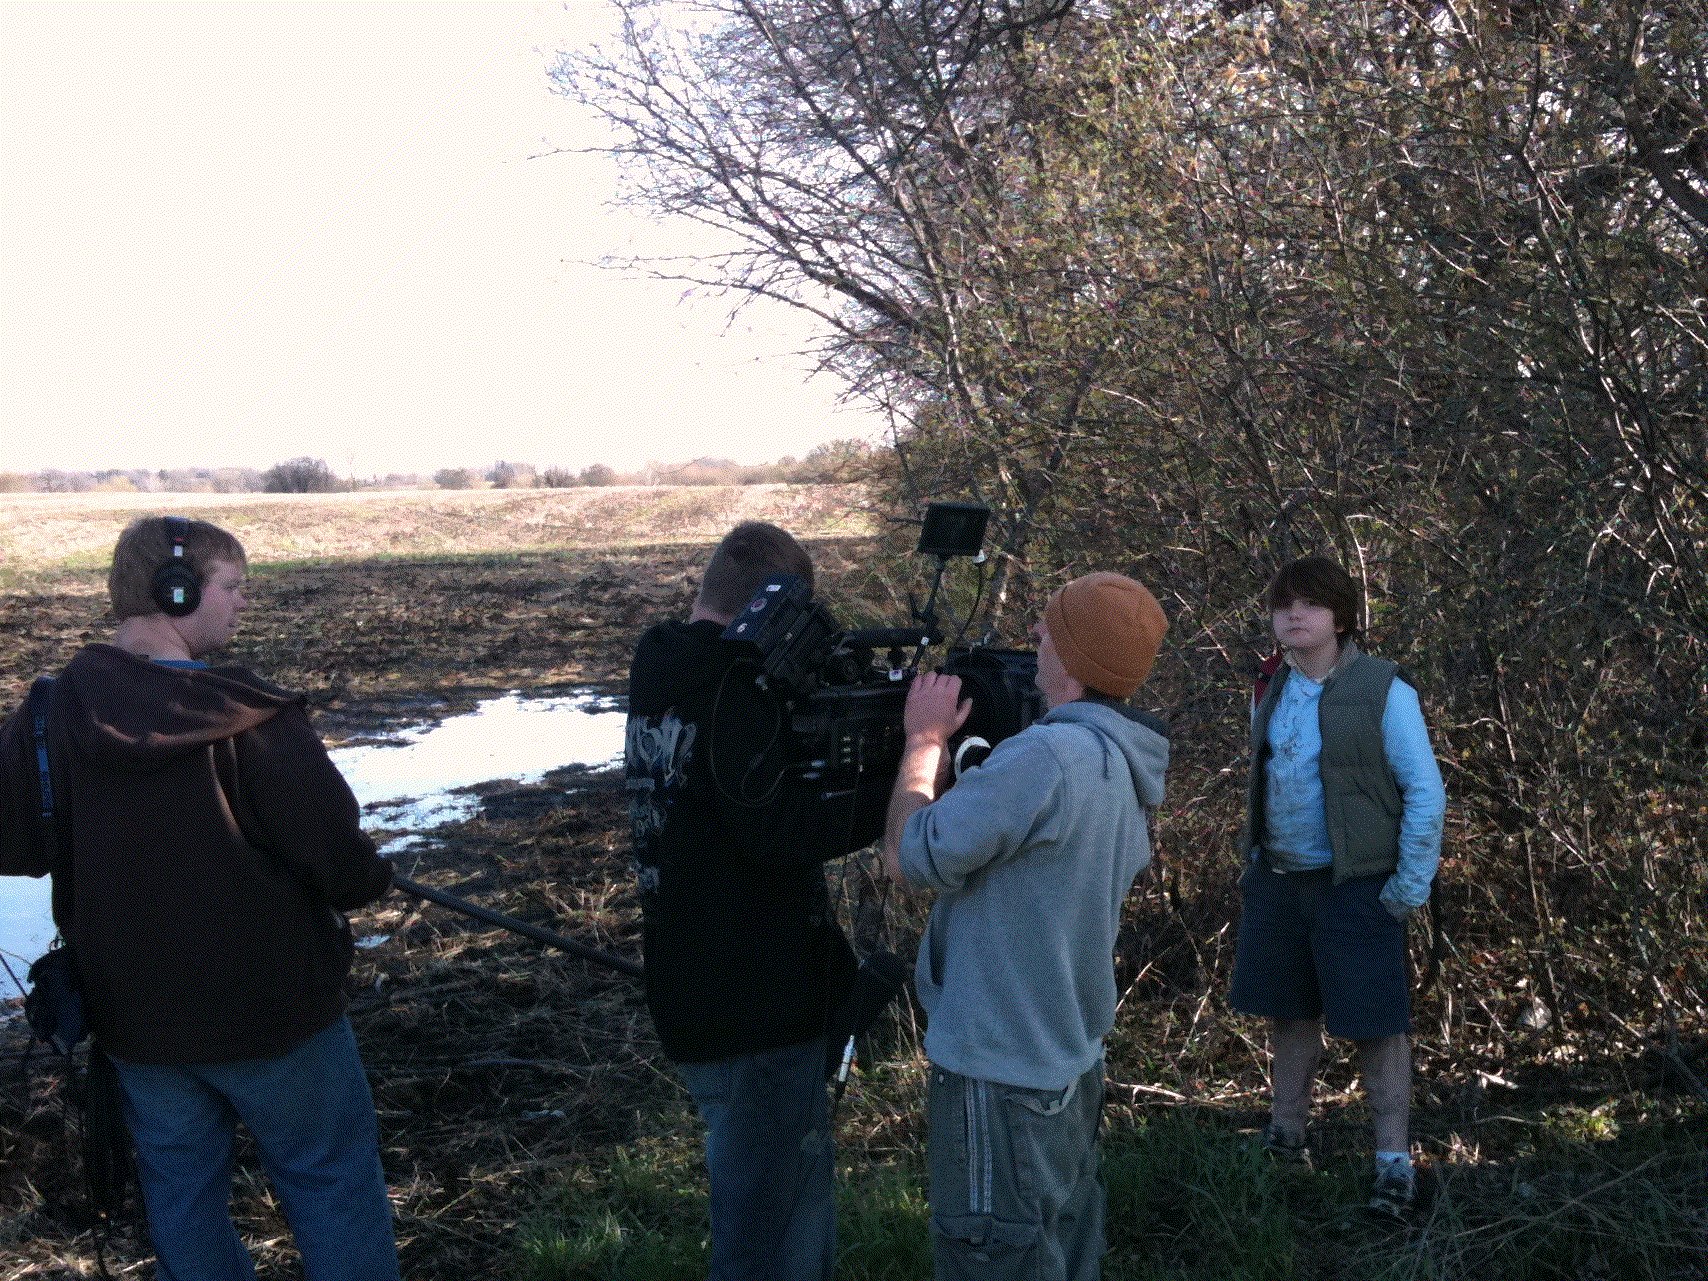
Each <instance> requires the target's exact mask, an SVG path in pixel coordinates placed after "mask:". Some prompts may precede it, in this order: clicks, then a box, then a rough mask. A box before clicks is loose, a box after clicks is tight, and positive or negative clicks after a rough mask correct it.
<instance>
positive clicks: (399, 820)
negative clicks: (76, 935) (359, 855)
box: [0, 692, 623, 1000]
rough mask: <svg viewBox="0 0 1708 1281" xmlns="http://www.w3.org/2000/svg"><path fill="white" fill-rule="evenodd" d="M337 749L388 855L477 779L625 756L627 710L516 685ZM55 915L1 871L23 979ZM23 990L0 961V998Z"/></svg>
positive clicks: (458, 812)
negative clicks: (440, 716) (529, 694)
mask: <svg viewBox="0 0 1708 1281" xmlns="http://www.w3.org/2000/svg"><path fill="white" fill-rule="evenodd" d="M331 755H332V760H333V762H334V763H335V764H336V765H337V766H338V768H339V770H340V771H341V772H342V773H343V775H344V777H345V779H346V780H347V781H348V782H349V784H350V790H351V791H353V792H354V793H355V794H356V799H357V801H359V802H360V803H361V806H362V814H363V821H364V823H365V824H367V825H368V826H369V827H372V828H387V829H390V830H391V831H393V832H397V833H401V835H397V836H394V837H393V838H392V839H391V840H389V841H387V842H386V844H385V846H384V847H383V848H384V849H385V851H386V852H387V853H388V854H392V853H397V852H400V851H402V850H405V849H408V848H409V847H410V846H412V845H415V844H418V843H419V842H420V840H421V836H422V834H423V833H425V832H429V831H431V830H432V829H433V828H435V827H437V826H439V825H440V824H442V823H451V822H456V821H459V820H461V819H466V818H469V817H471V816H472V815H473V814H474V813H475V812H476V811H477V810H478V809H479V806H480V798H479V797H478V796H476V795H475V794H474V793H473V792H471V791H469V790H468V789H469V788H471V787H473V786H474V785H476V784H480V783H486V782H490V781H491V780H494V779H510V780H514V781H515V782H516V783H518V784H526V783H532V782H536V781H538V780H539V779H540V778H541V777H543V776H544V775H545V774H547V773H549V772H551V771H552V770H555V769H559V768H561V767H563V766H566V765H581V766H587V767H590V768H599V767H602V766H607V765H611V764H614V763H616V762H617V761H619V760H621V758H622V755H623V712H622V710H621V706H620V704H619V703H618V702H617V701H616V700H614V699H610V698H606V697H602V696H599V695H595V694H588V693H576V694H570V695H566V696H562V697H556V698H525V697H523V696H522V695H521V694H519V693H515V692H512V693H509V694H506V695H504V696H503V697H502V698H494V699H488V700H487V701H486V702H483V703H481V704H480V705H479V706H478V707H476V708H475V709H474V710H473V711H471V712H467V713H464V714H463V715H461V716H451V717H447V718H446V719H445V720H443V721H440V722H438V723H437V724H433V725H415V726H408V727H405V728H403V729H400V730H398V731H397V732H395V733H393V734H389V735H387V736H385V737H384V738H383V739H381V740H379V741H377V742H373V743H364V744H362V745H361V746H357V747H344V748H339V749H338V750H337V751H334V752H333V753H332V754H331ZM50 913H51V905H50V903H49V887H48V881H47V878H46V877H43V878H42V879H41V880H39V881H36V880H30V879H28V878H25V877H17V876H0V959H3V960H4V962H5V964H6V965H9V966H10V967H11V969H12V971H13V972H14V973H15V974H16V977H17V979H18V980H22V979H23V977H24V971H25V970H26V969H27V968H28V967H29V963H30V961H32V960H33V959H35V958H36V957H37V956H39V955H40V954H41V953H43V952H45V951H46V950H47V946H48V944H49V943H50V942H51V941H52V940H53V921H52V917H51V914H50ZM18 990H19V989H18V988H17V987H16V986H15V985H14V981H13V978H12V977H11V976H9V975H8V974H7V973H6V971H5V968H4V967H0V1000H4V999H5V998H6V997H9V996H14V995H16V994H17V992H18Z"/></svg>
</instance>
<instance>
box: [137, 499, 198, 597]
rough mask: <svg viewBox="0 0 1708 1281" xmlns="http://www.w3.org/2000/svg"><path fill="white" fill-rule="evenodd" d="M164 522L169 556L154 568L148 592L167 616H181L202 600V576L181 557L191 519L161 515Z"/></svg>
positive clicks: (188, 533)
mask: <svg viewBox="0 0 1708 1281" xmlns="http://www.w3.org/2000/svg"><path fill="white" fill-rule="evenodd" d="M161 519H162V520H163V521H165V522H166V537H168V538H170V539H171V540H172V559H171V560H169V561H167V562H166V563H165V564H164V565H162V566H161V567H160V568H159V569H157V570H155V571H154V582H153V585H152V586H151V587H150V588H149V595H150V596H152V597H153V598H154V603H155V604H156V605H158V606H159V607H160V612H161V613H162V614H165V615H166V616H167V617H169V618H183V617H184V616H185V615H186V614H193V613H195V612H196V606H198V605H200V604H201V603H202V584H201V580H200V579H198V578H197V577H196V575H195V574H194V573H193V572H192V571H191V569H190V564H189V562H188V561H186V560H185V559H184V540H185V539H186V538H188V537H189V536H190V522H189V521H187V520H185V519H184V518H183V517H182V516H162V517H161Z"/></svg>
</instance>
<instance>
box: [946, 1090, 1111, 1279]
mask: <svg viewBox="0 0 1708 1281" xmlns="http://www.w3.org/2000/svg"><path fill="white" fill-rule="evenodd" d="M926 1110H927V1122H928V1125H929V1133H928V1135H927V1140H926V1145H927V1161H928V1164H929V1167H930V1176H931V1248H932V1258H933V1261H934V1263H935V1265H936V1275H937V1281H1009V1279H1010V1278H1025V1281H1096V1278H1097V1277H1098V1276H1099V1275H1100V1274H1101V1267H1102V1259H1103V1249H1104V1243H1103V1184H1102V1182H1101V1181H1100V1180H1099V1179H1098V1177H1097V1130H1098V1120H1099V1118H1100V1116H1101V1115H1102V1111H1103V1064H1102V1063H1101V1062H1099V1063H1097V1064H1095V1065H1094V1066H1093V1067H1091V1068H1090V1069H1089V1070H1088V1071H1087V1072H1085V1074H1084V1075H1082V1076H1081V1077H1080V1078H1079V1079H1078V1080H1076V1081H1075V1082H1073V1084H1071V1085H1069V1086H1068V1087H1067V1088H1066V1089H1065V1090H1028V1089H1024V1088H1021V1087H1020V1086H1013V1085H998V1084H997V1083H995V1082H993V1081H979V1080H974V1079H973V1078H971V1077H965V1076H961V1075H959V1074H957V1073H954V1072H950V1071H948V1070H947V1069H946V1068H941V1067H938V1066H937V1065H936V1064H932V1066H931V1083H930V1089H929V1094H928V1099H927V1106H926Z"/></svg>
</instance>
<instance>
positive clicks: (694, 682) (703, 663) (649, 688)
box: [629, 619, 741, 716]
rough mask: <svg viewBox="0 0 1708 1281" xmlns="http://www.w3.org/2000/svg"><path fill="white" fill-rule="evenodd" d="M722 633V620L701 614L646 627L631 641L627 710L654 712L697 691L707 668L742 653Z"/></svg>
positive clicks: (702, 685) (633, 713)
mask: <svg viewBox="0 0 1708 1281" xmlns="http://www.w3.org/2000/svg"><path fill="white" fill-rule="evenodd" d="M723 633H724V629H723V628H722V627H721V626H719V625H718V624H717V623H714V622H711V621H710V620H706V619H702V620H701V621H699V622H697V623H682V622H674V621H673V622H668V623H659V624H657V625H656V626H654V627H651V628H648V629H647V632H646V634H645V635H644V636H642V637H641V638H640V641H639V643H638V644H637V645H636V646H635V659H634V666H633V669H632V670H631V672H630V674H629V714H630V715H631V716H659V715H662V714H663V713H664V712H666V711H667V710H669V709H670V708H672V707H676V706H678V705H680V704H682V703H686V702H689V701H691V700H692V699H693V698H695V697H696V696H697V695H699V694H702V693H703V692H704V691H705V689H706V687H707V672H708V669H712V670H714V671H715V669H716V668H719V667H726V666H728V665H729V664H731V663H733V662H735V661H736V660H737V659H739V658H740V657H741V653H740V651H739V649H738V648H737V647H736V646H735V645H733V644H725V643H724V640H723Z"/></svg>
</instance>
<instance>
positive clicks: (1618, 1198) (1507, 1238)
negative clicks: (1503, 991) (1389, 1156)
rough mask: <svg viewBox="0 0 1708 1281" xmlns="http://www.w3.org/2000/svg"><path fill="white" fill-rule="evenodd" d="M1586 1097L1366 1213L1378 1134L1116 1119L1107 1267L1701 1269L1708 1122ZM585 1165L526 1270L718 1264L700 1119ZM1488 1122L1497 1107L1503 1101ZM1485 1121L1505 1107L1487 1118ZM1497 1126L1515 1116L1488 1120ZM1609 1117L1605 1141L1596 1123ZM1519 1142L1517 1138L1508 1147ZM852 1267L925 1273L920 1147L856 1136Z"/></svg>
mask: <svg viewBox="0 0 1708 1281" xmlns="http://www.w3.org/2000/svg"><path fill="white" fill-rule="evenodd" d="M1591 1116H1592V1114H1589V1113H1587V1112H1585V1111H1584V1110H1581V1109H1580V1110H1578V1111H1577V1112H1575V1113H1573V1114H1571V1115H1569V1116H1566V1115H1561V1114H1558V1113H1555V1112H1549V1113H1544V1114H1541V1115H1537V1114H1532V1116H1531V1117H1530V1118H1529V1124H1527V1125H1526V1126H1525V1127H1524V1128H1525V1129H1527V1130H1529V1131H1531V1132H1532V1136H1533V1138H1534V1140H1535V1141H1534V1142H1533V1143H1531V1144H1529V1145H1528V1146H1526V1147H1524V1148H1523V1149H1522V1150H1514V1149H1512V1148H1506V1154H1505V1155H1504V1156H1503V1157H1502V1158H1500V1159H1488V1158H1487V1157H1486V1156H1485V1157H1484V1158H1482V1159H1466V1160H1464V1161H1438V1162H1431V1163H1429V1164H1427V1165H1426V1166H1425V1167H1424V1170H1423V1174H1422V1176H1421V1181H1420V1196H1419V1203H1418V1206H1417V1209H1416V1212H1415V1214H1414V1216H1413V1218H1412V1221H1411V1222H1410V1223H1408V1224H1404V1225H1395V1224H1390V1223H1387V1222H1384V1221H1382V1220H1379V1219H1376V1218H1374V1217H1372V1216H1370V1215H1368V1214H1367V1213H1366V1212H1365V1211H1364V1209H1363V1206H1364V1200H1365V1198H1366V1196H1367V1195H1368V1192H1369V1187H1370V1181H1371V1169H1370V1162H1369V1156H1368V1153H1365V1152H1362V1151H1358V1152H1348V1153H1347V1154H1345V1155H1344V1156H1341V1157H1337V1158H1335V1159H1332V1160H1330V1161H1328V1162H1327V1163H1325V1164H1324V1165H1323V1166H1322V1167H1321V1168H1319V1169H1317V1170H1315V1171H1298V1170H1294V1169H1291V1168H1288V1167H1283V1166H1277V1165H1275V1164H1272V1163H1271V1162H1269V1161H1268V1160H1267V1159H1266V1158H1265V1157H1264V1156H1263V1155H1262V1154H1261V1153H1260V1152H1258V1151H1257V1150H1256V1148H1255V1145H1254V1143H1253V1141H1252V1136H1251V1135H1250V1134H1249V1133H1245V1132H1241V1131H1240V1130H1237V1129H1235V1128H1234V1127H1233V1126H1232V1124H1230V1123H1229V1122H1228V1121H1227V1119H1226V1118H1225V1117H1224V1116H1221V1115H1219V1114H1217V1113H1216V1112H1215V1111H1213V1110H1200V1109H1190V1108H1184V1107H1183V1108H1180V1109H1177V1110H1174V1111H1169V1112H1164V1113H1161V1114H1158V1115H1155V1116H1153V1117H1150V1118H1147V1119H1144V1120H1142V1121H1140V1122H1139V1123H1138V1124H1136V1125H1133V1126H1130V1127H1128V1126H1124V1127H1122V1128H1119V1129H1116V1130H1114V1131H1113V1132H1111V1133H1109V1134H1107V1135H1106V1136H1105V1140H1104V1143H1103V1178H1104V1184H1105V1187H1106V1188H1107V1190H1108V1206H1109V1214H1108V1237H1109V1254H1108V1256H1107V1258H1106V1259H1105V1260H1104V1268H1103V1275H1104V1277H1105V1278H1106V1279H1107V1281H1244V1279H1247V1278H1262V1279H1263V1281H1343V1279H1344V1281H1352V1279H1354V1278H1356V1279H1357V1281H1461V1279H1463V1278H1484V1277H1487V1278H1498V1279H1499V1281H1694V1279H1696V1278H1701V1277H1703V1276H1708V1136H1704V1134H1703V1133H1702V1132H1701V1129H1700V1127H1699V1126H1693V1125H1688V1124H1687V1125H1682V1126H1681V1125H1678V1124H1638V1125H1632V1124H1627V1125H1625V1126H1624V1127H1612V1132H1611V1134H1610V1133H1609V1129H1610V1127H1608V1126H1607V1125H1605V1124H1603V1123H1601V1122H1599V1121H1596V1120H1593V1119H1590V1118H1591ZM681 1119H682V1127H681V1129H680V1130H679V1131H677V1132H675V1133H672V1134H669V1135H668V1136H667V1137H663V1138H659V1139H654V1140H648V1141H647V1142H646V1143H644V1144H642V1145H641V1146H640V1147H638V1148H636V1149H633V1150H630V1151H626V1152H623V1153H618V1154H613V1155H612V1157H611V1158H610V1160H609V1162H608V1163H607V1164H606V1165H604V1166H603V1167H601V1168H592V1167H587V1168H583V1169H582V1170H579V1171H578V1172H577V1174H576V1175H575V1176H574V1178H573V1179H572V1181H571V1182H570V1183H569V1184H567V1185H565V1187H564V1189H563V1192H562V1194H561V1197H560V1198H559V1199H558V1201H557V1202H556V1203H555V1204H554V1205H553V1206H551V1207H550V1208H549V1209H548V1210H547V1211H545V1212H543V1213H541V1214H540V1215H537V1216H536V1217H535V1219H534V1220H533V1221H532V1222H531V1223H530V1224H529V1225H528V1227H527V1229H526V1231H525V1233H524V1238H523V1243H522V1246H521V1254H522V1259H521V1263H522V1266H521V1268H520V1273H521V1275H522V1276H523V1277H524V1278H525V1281H684V1279H686V1278H693V1277H700V1276H704V1275H705V1269H706V1266H707V1257H708V1256H707V1241H706V1234H707V1217H706V1199H705V1179H704V1171H703V1168H702V1167H701V1165H700V1152H699V1145H698V1134H697V1129H696V1127H695V1125H694V1124H693V1122H692V1120H691V1118H690V1117H689V1116H688V1115H687V1114H684V1115H683V1117H682V1118H681ZM1491 1121H1493V1119H1491ZM1483 1124H1484V1126H1486V1127H1488V1126H1491V1122H1484V1123H1483ZM1492 1128H1497V1129H1498V1128H1501V1123H1500V1122H1499V1121H1493V1125H1492ZM1597 1135H1601V1136H1607V1137H1603V1138H1601V1139H1600V1141H1594V1139H1595V1136H1597ZM1504 1146H1505V1145H1504V1144H1503V1147H1504ZM840 1167H841V1173H840V1176H839V1186H838V1207H839V1209H838V1216H839V1217H838V1239H839V1246H840V1250H839V1254H840V1257H839V1261H838V1266H837V1276H838V1278H839V1279H841V1281H923V1279H924V1278H928V1277H929V1276H930V1275H931V1247H930V1235H929V1223H930V1214H929V1210H928V1207H927V1205H926V1199H925V1187H926V1184H925V1174H924V1161H923V1153H922V1152H914V1151H908V1152H903V1153H901V1154H900V1155H891V1156H887V1157H885V1158H884V1159H883V1160H880V1161H871V1162H864V1161H862V1160H861V1159H860V1157H859V1154H858V1153H855V1152H850V1151H847V1150H844V1152H843V1153H842V1159H841V1161H840Z"/></svg>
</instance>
